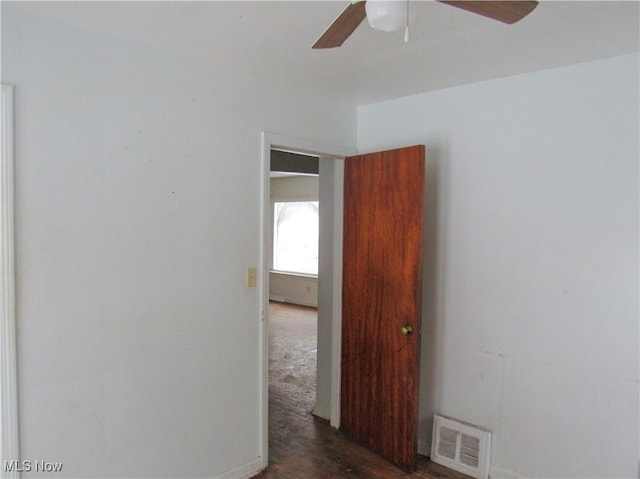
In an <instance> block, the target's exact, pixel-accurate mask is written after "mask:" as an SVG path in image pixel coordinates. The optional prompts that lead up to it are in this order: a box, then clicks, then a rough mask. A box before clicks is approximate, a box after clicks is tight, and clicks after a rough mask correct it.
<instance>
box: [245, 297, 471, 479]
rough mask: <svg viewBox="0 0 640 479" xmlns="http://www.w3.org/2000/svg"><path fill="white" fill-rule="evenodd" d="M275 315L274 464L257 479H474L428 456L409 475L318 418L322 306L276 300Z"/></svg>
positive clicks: (271, 445) (271, 450) (271, 371)
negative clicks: (318, 331) (318, 340)
mask: <svg viewBox="0 0 640 479" xmlns="http://www.w3.org/2000/svg"><path fill="white" fill-rule="evenodd" d="M269 315H270V319H269V331H270V334H269V346H270V361H269V374H270V379H269V467H268V468H267V470H265V471H263V472H262V473H261V474H259V475H257V476H255V479H325V478H326V479H330V478H349V479H393V478H415V479H469V478H468V476H465V475H463V474H459V473H457V472H453V471H450V470H449V469H446V468H444V467H442V466H439V465H437V464H434V463H432V462H431V461H429V460H428V459H427V458H425V457H422V456H420V458H419V461H418V470H417V471H416V472H415V473H413V474H407V473H405V472H403V471H402V470H400V469H398V468H397V467H395V466H393V465H392V464H390V463H389V462H387V461H385V460H384V459H382V458H380V457H379V456H377V455H376V454H374V453H372V452H370V451H369V450H367V449H365V448H363V447H361V446H359V445H358V444H356V443H354V442H353V441H351V440H349V438H347V437H345V436H344V435H343V434H342V433H340V432H339V431H336V430H335V429H333V428H332V427H331V426H329V424H328V423H327V422H326V421H324V420H320V419H317V418H314V417H313V415H312V414H311V410H312V408H313V404H314V401H315V367H316V342H315V341H316V338H315V330H316V324H317V313H316V310H315V309H312V308H305V307H300V306H293V305H284V304H280V303H272V304H271V305H270V308H269Z"/></svg>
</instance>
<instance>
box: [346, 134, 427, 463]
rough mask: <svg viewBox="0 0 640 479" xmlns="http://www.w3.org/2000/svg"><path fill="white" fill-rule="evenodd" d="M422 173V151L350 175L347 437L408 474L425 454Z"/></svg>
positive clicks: (373, 158) (395, 154)
mask: <svg viewBox="0 0 640 479" xmlns="http://www.w3.org/2000/svg"><path fill="white" fill-rule="evenodd" d="M424 163H425V148H424V146H422V145H419V146H413V147H408V148H401V149H397V150H390V151H384V152H379V153H372V154H367V155H359V156H354V157H349V158H346V159H345V165H344V167H345V171H344V245H343V248H344V249H343V255H344V260H343V263H344V264H343V299H342V305H343V306H342V372H341V398H340V408H341V413H340V414H341V417H340V428H341V430H342V431H343V432H345V433H346V434H347V435H349V436H351V437H353V438H354V439H356V440H357V441H359V442H361V443H362V444H364V445H365V446H367V447H368V448H370V449H372V450H373V451H375V452H377V453H379V454H380V455H382V456H383V457H385V458H387V459H388V460H390V461H391V462H393V463H394V464H396V465H398V466H400V467H402V468H403V469H405V470H407V471H413V470H415V469H416V460H417V444H418V390H419V375H420V370H419V366H420V363H419V361H420V316H421V295H422V258H423V234H424V233H423V222H424ZM409 329H411V330H412V331H409Z"/></svg>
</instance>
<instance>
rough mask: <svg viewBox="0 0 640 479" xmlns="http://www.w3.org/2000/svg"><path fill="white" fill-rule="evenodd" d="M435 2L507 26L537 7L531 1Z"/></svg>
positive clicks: (464, 0)
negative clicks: (506, 24)
mask: <svg viewBox="0 0 640 479" xmlns="http://www.w3.org/2000/svg"><path fill="white" fill-rule="evenodd" d="M437 1H438V2H440V3H446V4H447V5H451V6H452V7H457V8H462V9H463V10H467V11H469V12H473V13H477V14H478V15H482V16H483V17H488V18H492V19H494V20H498V21H500V22H503V23H509V24H511V23H516V22H517V21H518V20H522V19H523V18H524V17H526V16H527V15H529V14H530V13H531V12H532V11H533V10H534V8H536V7H537V6H538V2H536V1H533V0H524V1H520V0H503V1H495V2H493V1H482V0H462V1H457V0H453V1H452V0H437Z"/></svg>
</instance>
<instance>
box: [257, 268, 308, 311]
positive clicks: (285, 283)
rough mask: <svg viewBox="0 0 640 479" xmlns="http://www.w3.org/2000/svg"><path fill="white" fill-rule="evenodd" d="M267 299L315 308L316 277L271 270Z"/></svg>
mask: <svg viewBox="0 0 640 479" xmlns="http://www.w3.org/2000/svg"><path fill="white" fill-rule="evenodd" d="M269 299H270V300H271V301H280V302H283V303H293V304H300V305H302V306H312V307H314V308H317V307H318V277H317V276H305V275H297V274H291V273H278V272H276V271H271V272H270V273H269Z"/></svg>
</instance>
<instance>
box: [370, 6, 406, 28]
mask: <svg viewBox="0 0 640 479" xmlns="http://www.w3.org/2000/svg"><path fill="white" fill-rule="evenodd" d="M365 9H366V11H367V22H369V25H371V27H372V28H375V29H376V30H382V31H383V32H395V31H397V30H400V29H402V28H404V27H405V26H406V24H407V2H406V0H368V1H367V3H366V5H365Z"/></svg>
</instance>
